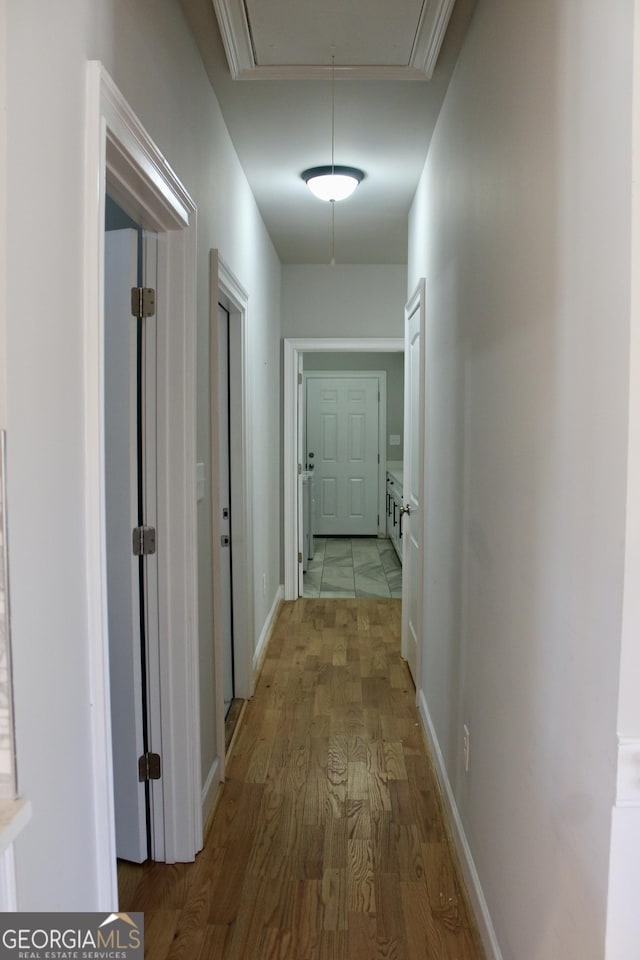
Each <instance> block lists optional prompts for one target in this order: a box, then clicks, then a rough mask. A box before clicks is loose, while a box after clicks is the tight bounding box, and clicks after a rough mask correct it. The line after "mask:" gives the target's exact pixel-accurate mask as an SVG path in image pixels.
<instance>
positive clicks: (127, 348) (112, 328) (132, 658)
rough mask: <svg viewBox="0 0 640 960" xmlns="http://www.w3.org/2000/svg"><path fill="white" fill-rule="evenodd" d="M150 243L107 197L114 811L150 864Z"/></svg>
mask: <svg viewBox="0 0 640 960" xmlns="http://www.w3.org/2000/svg"><path fill="white" fill-rule="evenodd" d="M157 241H158V238H157V235H156V234H155V233H152V232H150V231H144V230H142V228H141V227H140V226H139V224H137V223H135V221H134V220H133V219H132V218H131V217H129V216H128V214H126V213H125V212H124V210H122V208H121V207H119V206H118V205H117V204H116V203H115V201H114V200H112V198H111V197H109V196H108V195H107V197H106V202H105V267H104V278H105V283H104V290H105V304H104V394H105V395H104V410H105V432H104V436H105V439H104V465H105V478H104V483H105V511H106V553H107V607H108V617H109V626H108V643H109V675H110V699H111V731H112V753H113V779H114V806H115V825H116V853H117V856H118V858H119V859H123V860H129V861H132V862H134V863H142V862H143V861H144V860H147V859H150V858H153V857H154V855H155V851H156V843H155V836H154V831H153V829H152V824H153V822H154V819H155V821H156V822H161V821H162V818H163V813H162V793H161V791H158V790H157V789H154V784H156V783H157V780H155V779H151V777H150V776H148V774H149V773H151V772H152V773H153V774H154V777H158V776H159V775H160V772H161V768H160V764H161V759H160V758H161V746H160V743H159V742H158V743H156V742H155V741H156V740H157V739H158V730H157V725H154V724H152V722H151V717H152V710H153V707H154V706H155V700H156V699H157V696H158V683H157V681H156V682H154V678H152V676H151V671H152V670H153V669H154V665H155V663H156V660H157V658H156V657H155V655H154V654H155V652H156V651H157V649H158V564H157V556H156V553H155V536H156V531H157V432H156V381H157V350H156V346H157V343H156V329H155V322H156V321H155V309H151V307H150V303H151V301H150V300H148V302H147V304H146V305H145V308H144V309H141V301H140V298H137V301H136V302H137V306H135V308H134V306H133V301H132V291H133V290H142V289H147V290H153V291H154V293H155V290H156V287H157ZM143 531H144V532H145V537H144V538H142V537H141V536H140V534H141V533H142V532H143ZM136 533H137V535H138V537H139V542H138V547H139V549H135V542H136V541H135V537H136ZM152 545H153V549H152ZM151 758H153V759H154V767H153V769H152V768H151V767H150V766H149V763H150V760H151Z"/></svg>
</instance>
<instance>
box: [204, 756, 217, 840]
mask: <svg viewBox="0 0 640 960" xmlns="http://www.w3.org/2000/svg"><path fill="white" fill-rule="evenodd" d="M219 787H220V761H219V759H218V757H216V759H215V760H214V761H213V763H212V765H211V769H210V770H209V773H208V775H207V779H206V781H205V784H204V787H203V788H202V822H203V824H205V825H206V824H207V821H208V820H209V814H210V813H211V810H212V809H213V804H214V803H215V799H216V796H217V793H218V788H219Z"/></svg>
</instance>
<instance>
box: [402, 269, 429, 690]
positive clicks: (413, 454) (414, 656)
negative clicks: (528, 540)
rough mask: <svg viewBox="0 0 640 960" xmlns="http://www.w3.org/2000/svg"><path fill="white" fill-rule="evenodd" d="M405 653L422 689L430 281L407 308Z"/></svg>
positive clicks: (404, 522) (419, 290)
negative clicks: (426, 316) (426, 324)
mask: <svg viewBox="0 0 640 960" xmlns="http://www.w3.org/2000/svg"><path fill="white" fill-rule="evenodd" d="M404 357H405V361H404V363H405V374H404V377H405V403H404V470H403V489H402V492H403V500H404V504H403V513H402V516H401V518H400V522H401V524H402V544H403V547H402V656H403V657H404V658H405V659H406V661H407V663H408V664H409V669H410V670H411V675H412V677H413V680H414V683H415V685H416V687H419V660H420V644H421V642H422V592H423V585H422V584H423V577H422V571H423V546H424V545H423V489H424V375H425V364H424V282H421V285H420V287H419V289H418V292H417V294H416V296H415V297H414V298H413V299H412V300H411V301H410V303H409V304H408V305H407V308H406V312H405V353H404Z"/></svg>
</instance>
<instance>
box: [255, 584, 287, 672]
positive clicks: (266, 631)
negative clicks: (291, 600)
mask: <svg viewBox="0 0 640 960" xmlns="http://www.w3.org/2000/svg"><path fill="white" fill-rule="evenodd" d="M283 599H284V587H283V586H282V584H280V586H279V587H278V589H277V590H276V595H275V598H274V600H273V604H272V606H271V610H269V613H268V614H267V619H266V620H265V622H264V626H263V627H262V630H261V632H260V636H259V637H258V643H257V646H256V649H255V653H254V654H253V675H254V677H255V676H256V675H257V673H258V671H259V670H260V666H261V664H262V658H263V657H264V655H265V653H266V651H267V646H268V643H269V639H270V637H271V631H272V630H273V628H274V626H275V622H276V617H277V616H278V610H279V609H280V604H281V603H282V601H283Z"/></svg>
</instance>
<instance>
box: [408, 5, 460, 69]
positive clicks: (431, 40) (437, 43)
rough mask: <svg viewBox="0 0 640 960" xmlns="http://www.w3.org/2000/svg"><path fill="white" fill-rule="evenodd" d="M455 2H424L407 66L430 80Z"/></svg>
mask: <svg viewBox="0 0 640 960" xmlns="http://www.w3.org/2000/svg"><path fill="white" fill-rule="evenodd" d="M455 2H456V0H425V2H424V4H423V6H422V13H421V14H420V22H419V23H418V29H417V31H416V37H415V40H414V42H413V50H412V51H411V56H410V58H409V64H410V65H411V66H412V67H414V68H415V69H416V70H419V71H420V73H422V74H423V76H425V77H426V78H427V80H431V77H432V76H433V71H434V70H435V68H436V63H437V62H438V57H439V56H440V50H441V48H442V43H443V41H444V37H445V34H446V32H447V27H448V26H449V20H450V19H451V14H452V12H453V7H454V4H455Z"/></svg>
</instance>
